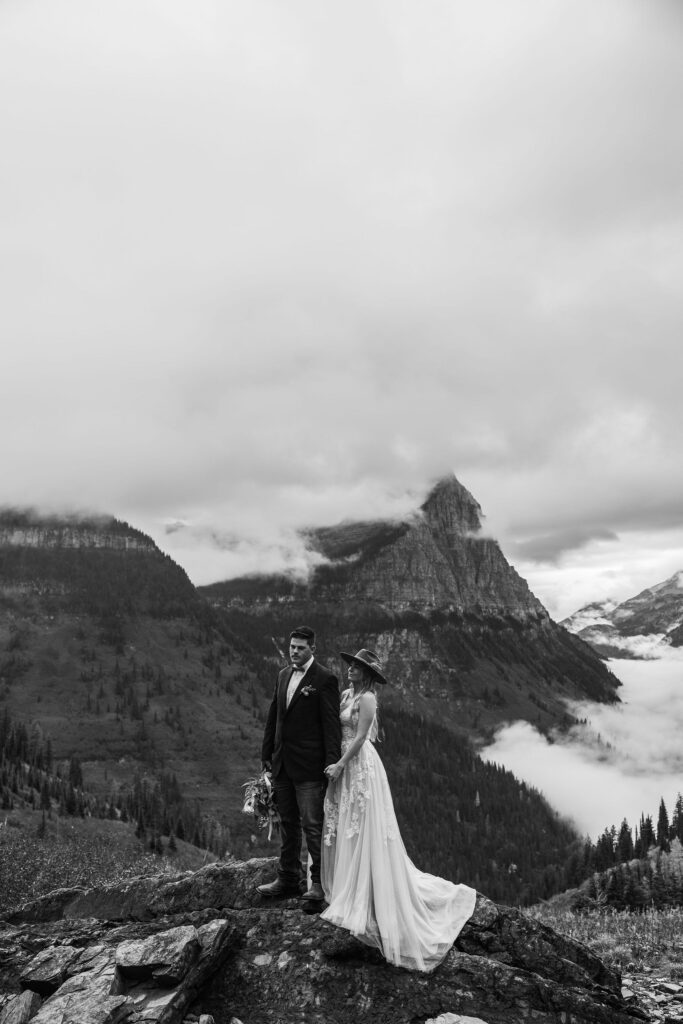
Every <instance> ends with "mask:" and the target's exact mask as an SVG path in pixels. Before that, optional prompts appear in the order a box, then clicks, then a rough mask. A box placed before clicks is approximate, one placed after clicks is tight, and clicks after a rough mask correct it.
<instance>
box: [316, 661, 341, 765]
mask: <svg viewBox="0 0 683 1024" xmlns="http://www.w3.org/2000/svg"><path fill="white" fill-rule="evenodd" d="M320 718H321V721H322V728H323V743H324V745H325V767H327V766H328V765H330V764H336V763H337V761H338V760H339V758H340V757H341V722H340V720H339V683H338V682H337V677H336V676H333V675H332V674H331V673H330V674H329V675H328V676H327V678H326V679H325V682H324V683H323V685H322V686H321V687H320Z"/></svg>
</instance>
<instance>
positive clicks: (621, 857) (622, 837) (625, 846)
mask: <svg viewBox="0 0 683 1024" xmlns="http://www.w3.org/2000/svg"><path fill="white" fill-rule="evenodd" d="M616 856H617V862H618V863H621V864H627V863H628V862H629V861H630V860H633V835H632V833H631V828H630V826H629V823H628V822H627V820H626V818H624V820H623V821H622V823H621V828H620V830H619V837H618V839H617V850H616Z"/></svg>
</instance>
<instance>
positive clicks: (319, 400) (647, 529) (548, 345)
mask: <svg viewBox="0 0 683 1024" xmlns="http://www.w3.org/2000/svg"><path fill="white" fill-rule="evenodd" d="M682 32H683V18H682V16H681V8H680V5H678V4H677V3H675V2H674V0H670V2H667V0H663V2H661V3H659V4H658V5H656V7H655V6H647V5H643V4H641V3H639V2H636V0H605V2H603V3H601V4H600V5H596V4H594V3H592V2H590V0H579V2H578V3H577V2H576V0H572V2H569V0H552V2H549V3H543V4H539V3H538V2H535V0H521V2H519V3H516V4H515V5H510V4H508V3H506V2H505V0H484V2H482V3H477V4H474V3H461V4H453V3H452V2H450V0H448V2H446V0H433V2H430V3H429V4H428V5H427V6H425V5H424V4H423V3H418V2H417V0H401V2H398V3H397V2H395V0H391V2H389V0H370V2H366V3H363V4H361V3H359V2H357V0H351V2H349V3H347V4H345V5H344V8H343V10H341V9H340V10H335V11H332V10H327V9H322V8H321V7H320V5H319V4H318V3H315V2H313V0H295V2H294V3H291V4H287V5H286V6H283V5H281V4H276V3H274V2H265V0H255V2H253V3H250V4H246V5H245V4H237V3H233V2H231V0H229V2H227V3H218V2H216V0H195V2H193V3H192V4H190V3H189V2H188V0H164V2H163V3H161V2H155V0H136V2H135V3H133V2H132V0H120V2H118V3H117V4H115V5H114V4H111V5H104V6H103V5H92V4H90V3H88V2H87V0H61V2H60V3H58V4H56V5H55V4H48V3H47V2H46V0H34V2H33V3H30V4H20V3H18V2H16V0H15V2H9V3H6V4H4V5H3V6H2V10H1V11H0V87H1V88H2V89H3V92H4V94H5V95H11V97H12V103H11V105H9V104H8V105H5V106H4V108H3V112H2V113H0V131H1V132H2V138H3V140H4V142H3V144H4V150H5V153H6V159H5V160H4V161H3V162H2V165H1V166H0V197H1V198H0V203H1V204H2V207H3V208H2V211H1V212H2V222H3V232H2V238H0V271H1V273H2V280H3V283H4V286H5V294H4V297H3V302H2V306H1V308H0V319H1V322H0V331H1V332H2V336H3V338H4V339H6V349H7V352H6V355H5V359H4V364H5V365H4V368H3V374H2V377H0V399H1V404H0V408H1V409H2V418H3V422H2V427H3V429H2V430H1V431H0V446H1V447H0V455H1V456H2V462H3V483H4V493H5V496H6V500H7V501H8V502H9V503H13V504H18V503H22V502H29V503H36V504H39V505H52V506H59V505H62V506H63V505H66V506H76V507H86V508H95V509H98V510H103V511H111V512H114V513H115V514H118V515H122V516H124V517H126V518H128V519H130V520H132V521H134V522H135V523H136V525H140V526H141V527H142V528H146V529H148V530H150V532H152V533H153V534H154V536H155V537H156V539H157V540H158V541H159V542H160V543H162V544H163V545H165V546H166V548H167V550H169V551H170V553H171V554H173V555H174V557H177V558H178V559H179V560H182V561H183V564H184V565H186V566H187V568H188V569H189V571H190V573H191V575H192V577H193V578H194V579H195V580H196V581H197V582H207V581H208V580H210V579H216V578H220V577H221V576H222V575H225V574H227V573H232V572H237V571H243V570H244V569H249V568H256V567H266V568H270V567H273V566H276V565H280V564H285V563H286V561H287V558H288V557H289V553H290V552H291V553H292V557H293V558H294V560H295V561H296V560H297V559H299V558H300V557H301V552H300V551H299V549H298V548H297V544H296V540H295V539H294V540H293V539H292V538H293V532H292V531H293V530H294V529H295V528H296V527H297V526H301V525H304V524H316V523H330V522H334V521H338V520H340V519H342V518H345V517H349V516H369V515H375V514H377V515H385V514H399V513H400V512H401V511H402V510H404V509H406V508H407V507H409V506H410V505H411V503H413V504H414V503H417V502H418V501H419V500H420V498H421V497H422V496H423V494H424V491H425V490H426V488H427V487H428V486H429V484H430V482H431V481H432V480H434V479H435V478H436V477H438V476H441V475H443V474H444V473H446V472H450V471H452V470H455V472H456V474H457V475H458V477H459V478H460V479H461V480H462V481H463V482H464V483H465V484H466V486H468V487H469V488H470V489H471V490H472V492H473V493H474V494H475V496H476V497H477V499H478V500H479V501H480V503H481V504H482V506H483V507H484V511H485V512H487V513H488V515H489V528H490V529H491V531H492V532H494V533H495V534H496V535H497V536H499V537H500V538H501V541H502V543H503V546H504V549H505V550H506V551H507V553H508V554H509V555H510V557H511V558H512V559H513V560H514V561H515V563H516V564H517V566H518V568H519V569H520V571H522V572H523V574H524V575H526V576H527V577H528V578H529V580H530V582H531V584H532V587H534V589H536V591H537V592H538V593H539V596H540V597H541V598H542V599H543V600H545V602H546V603H547V604H548V605H549V607H550V608H551V610H552V611H554V612H555V613H556V614H557V615H558V616H560V615H562V614H567V613H569V612H571V611H573V610H574V608H575V607H576V606H577V605H578V604H580V603H583V601H584V600H588V599H589V598H591V597H600V596H606V594H605V593H604V590H605V589H606V587H607V585H608V583H610V584H614V586H615V596H617V597H620V598H622V599H623V598H625V597H627V596H630V593H631V592H635V591H636V590H637V589H642V586H645V585H648V584H649V583H653V582H656V580H657V579H658V578H664V577H665V576H668V575H671V573H672V572H673V571H675V570H676V569H677V568H681V567H682V566H683V515H682V513H681V509H682V508H683V478H682V477H681V474H680V472H679V452H680V449H681V442H682V441H683V437H682V434H683V425H682V421H681V417H680V412H679V406H680V402H679V395H678V380H679V379H680V369H681V356H680V345H679V335H680V322H681V301H682V300H681V296H680V288H679V281H680V278H681V272H682V271H683V249H682V246H681V229H682V227H683V206H682V203H681V198H682V195H681V193H682V186H681V179H680V173H679V169H680V166H681V160H682V158H683V132H682V131H681V128H680V123H679V122H680V119H679V118H678V117H677V111H676V109H675V104H674V103H673V102H672V97H674V96H676V95H679V94H680V90H681V86H682V85H683V67H682V65H681V62H680V59H679V55H680V44H681V33H682ZM177 519H182V520H184V521H186V522H187V523H188V524H190V527H191V529H190V528H188V530H186V531H176V532H175V533H173V534H167V533H166V532H165V529H164V524H165V523H166V522H167V521H169V520H177ZM226 535H227V536H228V537H233V538H234V537H239V538H241V542H240V543H241V545H242V546H241V548H239V545H237V546H235V545H233V546H232V548H231V547H230V545H229V544H228V545H227V546H226V544H225V543H223V542H222V541H220V540H219V542H218V544H214V543H213V541H212V539H211V538H215V537H219V538H220V537H224V536H226ZM238 548H239V551H238ZM230 551H232V554H230ZM236 552H237V554H236ZM627 559H628V560H629V562H630V564H631V566H637V567H636V568H630V569H627V570H624V569H623V568H622V566H621V564H620V563H622V562H623V561H625V560H627ZM615 565H616V568H615ZM660 566H661V575H660ZM650 570H652V571H653V572H654V573H655V574H656V575H655V576H654V577H648V578H645V574H646V573H647V572H649V571H650ZM610 572H611V573H612V577H611V578H610V576H609V574H610ZM605 574H607V575H605ZM635 579H637V582H634V585H633V590H630V589H629V588H630V587H631V584H632V582H633V581H634V580H635ZM591 587H592V588H594V590H596V591H598V592H597V593H593V592H592V591H591V589H590V588H591ZM574 594H576V598H577V599H576V603H575V604H574V605H571V604H569V600H570V597H569V596H568V595H571V600H573V599H574Z"/></svg>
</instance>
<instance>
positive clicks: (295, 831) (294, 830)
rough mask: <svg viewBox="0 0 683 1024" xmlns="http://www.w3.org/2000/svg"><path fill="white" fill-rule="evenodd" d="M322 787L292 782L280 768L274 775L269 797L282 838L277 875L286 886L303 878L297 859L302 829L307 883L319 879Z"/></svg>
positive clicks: (316, 783) (303, 872) (321, 784)
mask: <svg viewBox="0 0 683 1024" xmlns="http://www.w3.org/2000/svg"><path fill="white" fill-rule="evenodd" d="M325 789H326V783H325V782H293V781H292V780H291V779H290V777H289V776H288V775H287V773H286V772H285V770H284V769H281V770H280V772H279V773H278V775H277V776H276V778H275V787H274V793H273V796H274V798H275V804H276V806H277V809H278V812H279V814H280V838H281V841H282V848H281V850H280V865H279V867H278V876H279V877H280V878H281V879H282V881H283V882H285V883H286V884H287V885H292V886H296V885H299V884H300V883H301V881H302V879H303V878H305V877H306V870H305V868H304V867H303V864H302V860H301V840H302V832H303V835H305V836H306V846H307V847H308V853H309V855H310V858H311V882H320V850H321V846H322V835H323V805H324V800H325Z"/></svg>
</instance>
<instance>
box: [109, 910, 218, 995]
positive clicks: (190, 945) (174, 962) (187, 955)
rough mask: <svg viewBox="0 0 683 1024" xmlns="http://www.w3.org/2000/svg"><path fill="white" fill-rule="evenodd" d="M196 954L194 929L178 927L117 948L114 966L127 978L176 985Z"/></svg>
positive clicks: (196, 938)
mask: <svg viewBox="0 0 683 1024" xmlns="http://www.w3.org/2000/svg"><path fill="white" fill-rule="evenodd" d="M198 953H199V937H198V935H197V929H196V928H193V927H192V926H191V925H181V926H180V927H178V928H169V929H168V930H167V931H164V932H157V934H156V935H150V936H149V938H145V939H128V941H126V942H122V943H121V944H120V945H119V946H117V948H116V966H117V967H118V969H119V971H120V972H121V974H123V976H124V977H126V978H136V979H139V978H154V979H155V980H156V981H157V982H158V984H159V985H163V986H170V987H172V986H174V985H178V984H179V983H180V982H181V981H182V980H183V978H184V977H185V975H186V974H187V972H188V970H189V969H190V966H191V964H192V963H193V962H194V961H195V959H196V958H197V955H198Z"/></svg>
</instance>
